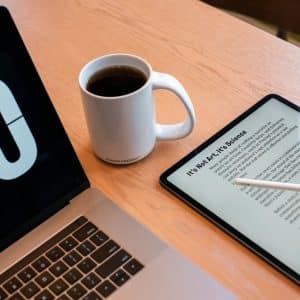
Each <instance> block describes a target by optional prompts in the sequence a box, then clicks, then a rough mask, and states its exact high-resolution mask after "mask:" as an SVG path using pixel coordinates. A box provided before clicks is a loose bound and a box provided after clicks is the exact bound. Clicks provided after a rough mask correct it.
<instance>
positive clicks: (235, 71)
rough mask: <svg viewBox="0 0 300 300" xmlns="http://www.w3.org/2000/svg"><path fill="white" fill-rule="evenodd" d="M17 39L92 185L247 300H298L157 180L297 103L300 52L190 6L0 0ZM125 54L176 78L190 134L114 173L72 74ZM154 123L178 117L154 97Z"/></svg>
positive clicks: (282, 280)
mask: <svg viewBox="0 0 300 300" xmlns="http://www.w3.org/2000/svg"><path fill="white" fill-rule="evenodd" d="M0 4H4V5H6V6H7V7H8V8H9V9H10V11H11V13H12V15H13V17H14V19H15V22H16V24H17V26H18V28H19V30H20V32H21V34H22V36H23V39H24V41H25V43H26V45H27V47H28V49H29V52H30V53H31V56H32V58H33V61H34V62H35V64H36V67H37V69H38V71H39V73H40V76H41V78H42V80H43V82H44V84H45V86H46V88H47V90H48V92H49V95H50V97H51V99H52V101H53V103H54V105H55V108H56V109H57V111H58V114H59V115H60V117H61V119H62V122H63V124H64V126H65V128H66V130H67V132H68V134H69V136H70V138H71V141H72V143H73V145H74V147H75V149H76V151H77V154H78V155H79V158H80V160H81V162H82V164H83V166H84V168H85V170H86V172H87V174H88V177H89V179H90V180H91V182H92V184H93V185H94V186H96V187H98V188H99V189H101V190H102V191H103V192H104V193H105V194H106V195H108V196H110V197H112V199H113V201H114V202H116V203H117V204H118V205H119V206H121V207H122V208H123V209H125V210H126V211H127V212H128V213H130V214H131V215H133V216H134V217H135V218H136V219H137V220H139V221H140V222H141V223H143V224H145V225H146V226H147V227H148V228H149V229H150V230H152V231H153V232H155V233H156V234H157V235H159V236H160V237H161V238H162V239H163V240H165V241H167V242H168V243H169V244H170V245H172V246H173V247H175V248H176V249H177V250H178V251H180V252H181V253H183V254H184V255H185V256H187V257H189V258H190V259H191V260H192V261H194V262H195V263H196V264H197V265H199V266H200V267H201V268H202V269H204V270H205V271H206V272H208V273H209V274H210V275H211V276H213V277H214V278H216V280H218V281H220V282H221V283H222V284H223V285H224V286H226V287H227V288H229V289H230V290H232V291H233V292H234V293H235V294H236V295H237V296H239V297H240V298H242V299H289V300H290V299H299V297H300V290H299V287H298V286H296V285H295V284H294V283H292V282H291V281H290V280H289V279H287V278H286V277H285V276H283V275H281V274H280V273H279V272H277V271H276V270H275V269H274V268H272V267H270V266H269V265H268V264H267V263H265V262H264V261H263V260H261V259H260V258H258V257H257V256H256V255H254V254H252V253H251V252H250V251H249V250H247V249H246V248H245V247H243V246H242V245H240V244H239V243H238V242H236V241H234V240H233V239H232V238H230V237H229V236H228V235H227V234H225V233H224V232H222V231H221V230H219V229H218V228H216V226H214V225H212V224H211V223H210V222H209V221H207V220H206V219H204V218H203V217H201V216H199V215H198V214H196V213H195V212H194V211H192V210H191V209H190V208H188V207H187V206H186V205H184V204H183V203H182V202H181V201H180V200H178V199H177V198H175V197H174V196H172V195H171V194H169V193H168V192H167V191H165V190H164V189H163V188H162V187H160V186H159V182H158V179H159V175H160V174H161V173H162V172H163V171H164V170H165V169H166V168H168V167H169V166H171V165H172V164H173V163H174V162H176V161H177V160H178V159H180V158H181V157H182V156H184V155H185V154H187V153H188V152H190V151H191V150H192V149H193V148H195V147H196V146H197V145H198V144H200V143H201V142H203V141H204V140H206V139H207V138H208V137H210V136H211V135H212V134H213V133H214V132H216V131H217V130H219V129H220V128H222V127H223V126H224V125H225V124H226V123H228V122H229V121H230V120H232V119H233V118H234V117H236V116H237V115H238V114H240V113H241V112H243V111H244V110H246V109H247V108H248V107H249V106H250V105H251V104H253V103H255V102H256V101H257V100H259V99H260V98H262V97H263V96H264V95H266V94H268V93H271V92H272V93H273V92H275V93H278V94H281V95H282V96H284V97H286V98H288V99H290V100H292V101H294V102H295V103H298V104H300V50H299V49H298V48H296V47H295V46H293V45H290V44H288V43H286V42H283V41H281V40H279V39H277V38H275V37H274V36H271V35H269V34H267V33H265V32H263V31H261V30H259V29H256V28H254V27H252V26H251V25H248V24H246V23H243V22H242V21H240V20H237V19H235V18H233V17H231V16H229V15H227V14H225V13H223V12H221V11H218V10H216V9H214V8H211V7H209V6H207V5H204V4H203V3H200V2H198V1H196V0H195V1H193V0H164V1H159V0H128V1H122V0H115V1H111V0H106V1H100V0H63V1H62V0H52V1H40V0H26V1H20V0H7V1H4V0H0ZM114 52H126V53H133V54H136V55H140V56H142V57H144V58H145V59H147V60H148V61H149V62H150V63H151V64H152V65H153V68H154V69H155V70H157V71H163V72H167V73H170V74H172V75H174V76H175V77H177V78H178V79H179V80H180V81H181V82H182V83H183V84H184V86H185V87H186V89H187V90H188V92H189V94H190V96H191V98H192V100H193V103H194V106H195V109H196V114H197V121H198V123H197V126H196V129H195V130H194V132H193V133H192V134H191V135H190V136H188V137H187V138H185V139H183V140H179V141H173V142H161V143H158V144H157V145H156V147H155V149H154V151H153V152H152V153H151V155H149V156H148V157H147V158H146V159H144V160H143V161H140V162H138V163H136V164H133V165H130V166H125V167H117V166H112V165H109V164H106V163H104V162H102V161H100V160H98V159H97V158H95V157H94V155H93V153H92V150H91V145H90V141H89V137H88V133H87V128H86V125H85V120H84V115H83V111H82V106H81V99H80V93H79V88H78V80H77V77H78V73H79V71H80V69H81V67H82V66H83V65H84V64H85V63H86V62H87V61H89V60H90V59H92V58H94V57H97V56H101V55H104V54H108V53H114ZM156 96H157V100H156V101H157V110H158V119H159V121H161V122H163V121H165V122H167V121H178V120H181V119H182V118H183V117H184V110H183V109H182V107H181V105H180V103H179V101H177V100H176V99H175V97H174V96H173V95H171V94H170V93H167V92H157V93H156Z"/></svg>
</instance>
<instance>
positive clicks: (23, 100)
mask: <svg viewBox="0 0 300 300" xmlns="http://www.w3.org/2000/svg"><path fill="white" fill-rule="evenodd" d="M0 38H1V43H0V251H1V250H3V249H4V248H5V247H7V246H8V245H9V244H11V243H12V242H13V241H15V240H16V239H18V238H20V237H21V236H22V235H24V234H25V233H26V232H28V231H29V230H30V229H32V228H33V227H35V226H36V225H37V224H39V223H41V222H42V221H43V220H45V219H46V218H47V217H49V216H50V215H52V214H53V213H55V212H56V211H57V210H59V209H61V208H62V207H63V206H65V205H66V204H67V203H68V202H69V200H70V199H71V198H72V197H74V196H75V195H76V194H78V193H79V192H81V191H82V190H84V189H85V188H87V187H88V186H89V183H88V180H87V178H86V176H85V174H84V172H83V169H82V167H81V165H80V163H79V161H78V159H77V157H76V155H75V153H74V151H73V148H72V146H71V144H70V142H69V140H68V138H67V136H66V133H65V131H64V129H63V127H62V125H61V123H60V121H59V119H58V116H57V114H56V112H55V110H54V108H53V106H52V104H51V102H50V99H49V97H48V95H47V93H46V91H45V89H44V87H43V85H42V82H41V80H40V78H39V76H38V74H37V72H36V70H35V68H34V66H33V64H32V62H31V59H30V57H29V55H28V53H27V52H26V49H25V46H24V44H23V42H22V40H21V38H20V36H19V34H18V32H17V29H16V27H15V25H14V24H13V21H12V19H11V17H10V15H9V13H8V11H7V10H6V9H5V8H3V7H0ZM41 51H43V50H42V49H41ZM61 100H62V101H66V99H61Z"/></svg>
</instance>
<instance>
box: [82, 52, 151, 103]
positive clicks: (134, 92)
mask: <svg viewBox="0 0 300 300" xmlns="http://www.w3.org/2000/svg"><path fill="white" fill-rule="evenodd" d="M116 56H119V57H121V56H123V57H130V58H133V59H136V60H138V61H140V62H142V63H143V64H144V65H145V66H146V68H147V69H148V71H149V76H147V74H145V75H146V76H147V77H148V78H147V80H146V82H145V83H144V84H143V85H142V86H141V87H140V88H138V89H137V90H135V91H133V92H131V93H128V94H124V95H120V96H101V95H97V94H94V93H91V92H90V91H88V90H87V88H86V86H84V85H83V82H82V81H83V76H84V75H83V74H84V72H86V71H87V69H88V68H89V67H91V66H92V65H93V64H95V63H96V62H97V61H99V60H104V59H108V58H109V57H116ZM128 65H129V64H128ZM111 66H113V64H112V65H111ZM139 70H140V69H139ZM140 71H141V70H140ZM142 72H143V71H142ZM143 73H144V72H143ZM93 74H95V73H93ZM151 75H152V67H151V65H150V64H149V63H148V62H147V61H146V60H145V59H143V58H142V57H140V56H137V55H133V54H127V53H112V54H106V55H103V56H99V57H96V58H94V59H92V60H90V61H89V62H87V63H86V64H85V65H84V66H83V67H82V69H81V70H80V73H79V76H78V81H79V86H80V88H81V90H82V91H83V92H85V93H86V94H88V95H89V96H91V97H94V98H97V99H101V100H106V99H107V100H118V99H124V98H127V97H128V96H132V95H135V94H137V93H139V92H140V91H141V90H143V89H145V88H146V87H147V86H148V85H149V84H150V78H151ZM90 77H91V76H89V78H90Z"/></svg>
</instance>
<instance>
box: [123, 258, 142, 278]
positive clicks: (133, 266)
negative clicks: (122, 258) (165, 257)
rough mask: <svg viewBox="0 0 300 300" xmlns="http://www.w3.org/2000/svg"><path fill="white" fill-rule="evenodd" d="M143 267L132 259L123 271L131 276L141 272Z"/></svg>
mask: <svg viewBox="0 0 300 300" xmlns="http://www.w3.org/2000/svg"><path fill="white" fill-rule="evenodd" d="M143 268H144V266H143V265H142V264H141V263H140V262H138V261H137V260H136V259H135V258H133V259H132V260H131V261H129V263H127V264H126V265H125V266H124V269H125V270H126V271H127V272H128V273H129V274H131V275H135V274H136V273H137V272H139V271H140V270H142V269H143Z"/></svg>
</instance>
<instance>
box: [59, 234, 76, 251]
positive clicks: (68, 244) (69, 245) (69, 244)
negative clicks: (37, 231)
mask: <svg viewBox="0 0 300 300" xmlns="http://www.w3.org/2000/svg"><path fill="white" fill-rule="evenodd" d="M59 245H60V246H61V247H62V248H63V249H64V250H65V251H66V252H68V251H70V250H72V249H73V248H74V247H76V246H77V245H78V242H77V241H76V240H75V239H74V238H72V237H71V236H69V237H67V238H66V239H65V240H64V241H62V242H61V243H60V244H59Z"/></svg>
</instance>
